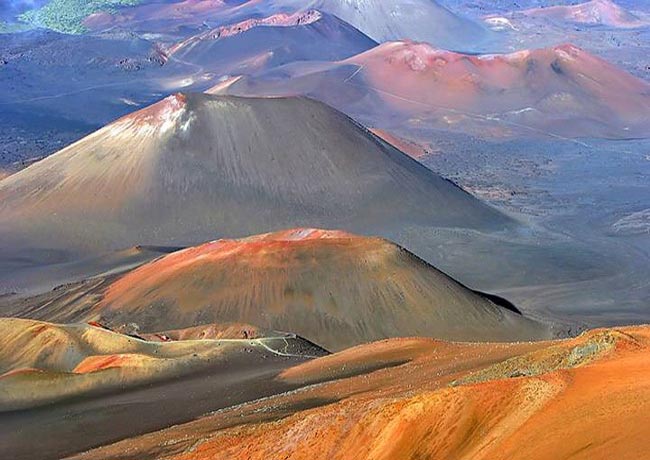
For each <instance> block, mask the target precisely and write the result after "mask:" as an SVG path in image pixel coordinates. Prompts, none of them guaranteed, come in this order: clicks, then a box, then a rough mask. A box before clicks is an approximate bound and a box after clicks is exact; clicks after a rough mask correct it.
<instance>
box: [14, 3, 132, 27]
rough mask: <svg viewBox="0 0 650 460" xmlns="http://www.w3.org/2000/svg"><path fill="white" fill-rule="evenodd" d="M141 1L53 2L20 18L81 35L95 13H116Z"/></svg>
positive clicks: (30, 22) (31, 23) (33, 24)
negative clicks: (87, 19)
mask: <svg viewBox="0 0 650 460" xmlns="http://www.w3.org/2000/svg"><path fill="white" fill-rule="evenodd" d="M140 1H141V0H51V1H50V2H49V3H48V4H46V5H44V6H43V7H41V8H37V9H34V10H30V11H27V12H25V13H23V14H21V15H20V16H19V19H20V20H21V21H22V22H23V23H25V24H29V25H32V26H36V27H44V28H47V29H52V30H55V31H57V32H62V33H68V34H81V33H84V32H86V30H87V29H86V27H85V26H84V24H83V21H84V20H85V19H86V18H87V17H88V16H89V15H91V14H93V13H99V12H107V13H114V12H115V11H117V9H118V8H119V7H122V6H133V5H137V4H138V3H140Z"/></svg>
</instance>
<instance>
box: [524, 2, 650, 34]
mask: <svg viewBox="0 0 650 460" xmlns="http://www.w3.org/2000/svg"><path fill="white" fill-rule="evenodd" d="M523 13H524V14H525V15H527V16H533V17H542V18H548V19H552V20H557V21H567V22H574V23H580V24H592V25H605V26H610V27H616V28H623V29H627V28H635V27H643V26H647V25H650V23H648V22H646V21H643V20H642V19H641V18H639V17H637V16H635V15H634V14H632V13H631V12H629V11H627V10H625V9H624V8H622V7H620V6H619V5H617V4H616V3H614V2H613V1H611V0H591V1H588V2H585V3H578V4H576V5H554V6H549V7H545V8H533V9H529V10H526V11H524V12H523Z"/></svg>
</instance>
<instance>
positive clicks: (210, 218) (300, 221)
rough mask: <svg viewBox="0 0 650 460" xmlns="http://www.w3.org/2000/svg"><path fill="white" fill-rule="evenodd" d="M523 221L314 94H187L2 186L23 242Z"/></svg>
mask: <svg viewBox="0 0 650 460" xmlns="http://www.w3.org/2000/svg"><path fill="white" fill-rule="evenodd" d="M511 224H512V221H511V220H510V219H509V218H507V217H506V216H504V215H503V214H501V213H499V212H498V211H496V210H494V209H492V208H491V207H489V206H487V205H485V204H483V203H481V202H480V201H479V200H477V199H475V198H474V197H472V196H471V195H469V194H468V193H466V192H464V191H463V190H461V189H460V188H458V187H457V186H456V185H454V184H453V183H451V182H449V181H447V180H445V179H443V178H442V177H440V176H438V175H436V174H435V173H433V172H431V171H430V170H429V169H427V168H425V167H424V166H422V165H420V164H419V163H417V162H416V161H414V160H412V159H411V158H409V157H407V156H406V155H405V154H403V153H402V152H400V151H398V150H396V149H395V148H393V147H392V146H390V145H388V144H386V143H385V142H383V141H381V140H380V139H379V138H377V137H376V136H374V135H372V134H371V133H370V132H369V131H367V130H366V129H364V128H363V127H361V126H359V125H358V124H356V123H355V122H354V121H352V120H351V119H350V118H348V117H346V116H345V115H343V114H341V113H340V112H337V111H336V110H334V109H332V108H330V107H328V106H326V105H324V104H322V103H319V102H315V101H312V100H308V99H304V98H286V99H284V98H278V99H268V98H237V97H224V96H211V95H207V94H187V95H186V94H176V95H173V96H170V97H168V98H166V99H164V100H162V101H160V102H159V103H157V104H154V105H153V106H150V107H148V108H146V109H144V110H141V111H138V112H135V113H133V114H131V115H128V116H126V117H124V118H121V119H119V120H117V121H116V122H114V123H112V124H110V125H108V126H106V127H104V128H102V129H100V130H99V131H97V132H95V133H93V134H91V135H90V136H88V137H86V138H84V139H82V140H80V141H79V142H77V143H75V144H73V145H71V146H69V147H67V148H65V149H63V150H61V151H60V152H58V153H56V154H54V155H52V156H50V157H48V158H46V159H44V160H42V161H40V162H38V163H35V164H34V165H32V166H30V167H28V168H26V169H24V170H22V171H20V172H18V173H16V174H14V175H12V176H9V177H8V178H5V179H4V180H2V181H1V182H0V227H1V228H2V229H3V230H2V232H1V233H0V244H11V245H12V247H19V246H27V247H39V248H41V247H57V248H60V249H71V248H77V249H79V248H82V249H84V250H86V251H88V250H106V249H119V248H124V247H128V246H132V245H137V244H159V245H173V244H187V243H197V242H201V241H206V240H210V239H212V238H214V237H215V235H216V236H225V235H228V236H245V235H250V234H255V233H262V232H267V231H272V230H277V229H280V228H286V227H294V226H308V227H315V226H316V227H321V226H324V227H335V228H345V229H348V230H352V231H357V232H361V233H364V232H367V233H375V234H377V233H378V234H384V235H385V234H387V233H389V230H390V229H395V228H398V227H399V228H405V227H407V226H409V225H425V226H438V227H464V228H473V229H481V230H494V229H502V228H504V227H507V226H509V225H511ZM2 240H4V241H2Z"/></svg>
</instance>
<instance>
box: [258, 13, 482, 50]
mask: <svg viewBox="0 0 650 460" xmlns="http://www.w3.org/2000/svg"><path fill="white" fill-rule="evenodd" d="M270 3H271V5H273V6H274V7H275V8H294V9H295V8H301V7H302V8H315V9H318V10H321V11H326V12H328V13H330V14H333V15H335V16H338V17H339V18H341V19H342V20H344V21H345V22H347V23H349V24H351V25H352V26H354V27H356V28H357V29H359V30H360V31H361V32H363V33H365V34H366V35H368V36H369V37H370V38H372V39H374V40H376V41H378V42H383V41H388V40H402V39H411V40H417V41H425V42H429V43H431V44H433V45H435V46H438V47H441V48H447V49H454V50H464V51H470V50H478V49H481V48H483V47H484V45H485V43H487V42H488V41H489V40H490V39H491V38H492V37H491V32H489V31H488V30H486V29H485V28H484V27H483V26H481V25H479V24H477V23H475V22H473V21H472V20H470V19H467V18H464V17H461V16H458V15H457V14H455V13H453V12H452V11H450V10H448V9H447V8H445V7H444V6H441V5H440V4H438V3H437V2H436V1H434V0H399V1H390V2H389V1H385V0H352V1H351V0H328V1H325V0H316V1H312V2H307V3H305V2H304V1H303V0H274V1H272V2H270Z"/></svg>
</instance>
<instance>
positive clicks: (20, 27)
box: [0, 21, 32, 34]
mask: <svg viewBox="0 0 650 460" xmlns="http://www.w3.org/2000/svg"><path fill="white" fill-rule="evenodd" d="M31 28H32V26H31V25H30V24H24V23H20V22H4V21H0V34H13V33H16V32H24V31H26V30H29V29H31Z"/></svg>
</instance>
